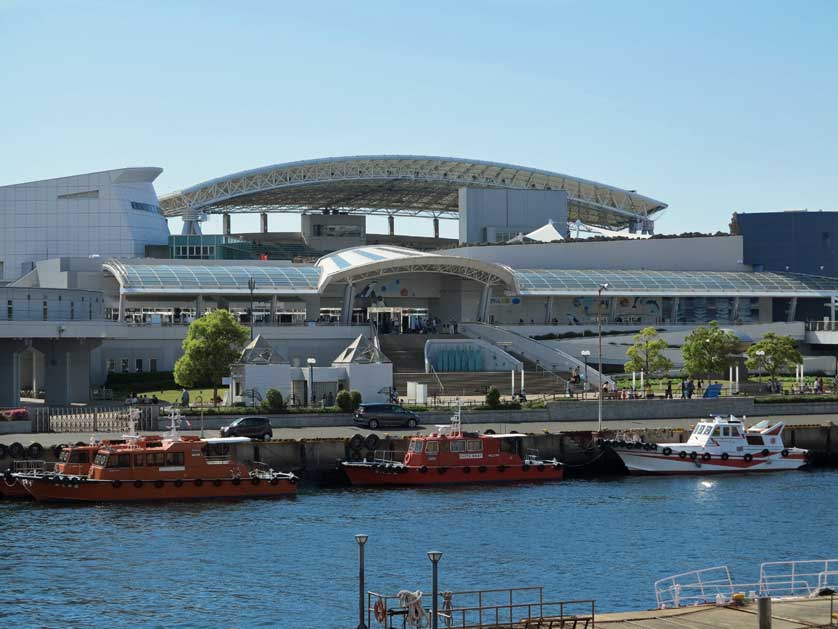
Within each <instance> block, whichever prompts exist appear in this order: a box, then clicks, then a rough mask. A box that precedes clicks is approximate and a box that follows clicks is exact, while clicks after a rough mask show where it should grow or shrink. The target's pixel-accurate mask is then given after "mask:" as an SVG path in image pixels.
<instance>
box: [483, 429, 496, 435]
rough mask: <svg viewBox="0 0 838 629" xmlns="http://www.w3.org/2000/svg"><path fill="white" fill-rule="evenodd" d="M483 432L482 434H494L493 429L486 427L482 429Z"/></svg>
mask: <svg viewBox="0 0 838 629" xmlns="http://www.w3.org/2000/svg"><path fill="white" fill-rule="evenodd" d="M483 434H484V435H494V434H495V431H494V430H492V429H491V428H487V429H486V430H484V431H483Z"/></svg>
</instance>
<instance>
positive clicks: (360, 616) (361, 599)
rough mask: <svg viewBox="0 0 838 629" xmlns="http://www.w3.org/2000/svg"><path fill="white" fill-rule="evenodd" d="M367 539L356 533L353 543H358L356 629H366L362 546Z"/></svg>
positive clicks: (367, 537) (365, 536) (366, 536)
mask: <svg viewBox="0 0 838 629" xmlns="http://www.w3.org/2000/svg"><path fill="white" fill-rule="evenodd" d="M368 539H369V536H368V535H364V534H362V533H358V534H357V535H356V536H355V541H356V542H358V629H367V623H365V622H364V611H365V610H364V607H365V605H364V544H366V543H367V540H368Z"/></svg>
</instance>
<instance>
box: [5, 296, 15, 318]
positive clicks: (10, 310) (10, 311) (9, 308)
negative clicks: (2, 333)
mask: <svg viewBox="0 0 838 629" xmlns="http://www.w3.org/2000/svg"><path fill="white" fill-rule="evenodd" d="M14 314H15V307H14V305H13V304H12V300H11V299H10V300H9V301H7V302H6V318H7V319H8V320H9V321H11V320H12V319H14Z"/></svg>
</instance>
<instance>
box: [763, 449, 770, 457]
mask: <svg viewBox="0 0 838 629" xmlns="http://www.w3.org/2000/svg"><path fill="white" fill-rule="evenodd" d="M769 454H771V452H770V451H769V450H768V448H765V449H764V450H763V451H762V456H768V455H769Z"/></svg>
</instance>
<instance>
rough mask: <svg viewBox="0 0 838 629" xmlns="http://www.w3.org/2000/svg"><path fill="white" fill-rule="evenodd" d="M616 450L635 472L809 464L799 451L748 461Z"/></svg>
mask: <svg viewBox="0 0 838 629" xmlns="http://www.w3.org/2000/svg"><path fill="white" fill-rule="evenodd" d="M614 452H616V453H617V455H618V456H619V457H620V458H621V459H622V461H623V463H624V464H625V466H626V468H627V469H628V471H629V473H630V474H635V475H675V474H724V473H742V472H781V471H788V470H796V469H799V468H801V467H803V466H804V465H806V456H805V455H801V454H796V453H795V454H789V455H788V456H785V457H784V456H783V455H782V454H781V453H780V452H774V453H770V454H769V455H768V456H763V455H762V454H755V455H753V459H752V460H750V461H746V460H745V458H744V457H743V456H730V457H729V458H728V459H726V460H723V459H721V458H720V457H718V456H711V457H710V459H709V460H703V459H702V458H701V456H700V454H697V456H696V458H695V459H692V458H690V457H689V456H685V457H680V456H679V455H678V453H675V452H673V453H672V454H670V455H669V456H666V455H664V454H663V453H662V452H661V451H660V450H657V451H637V450H622V449H619V448H614Z"/></svg>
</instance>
